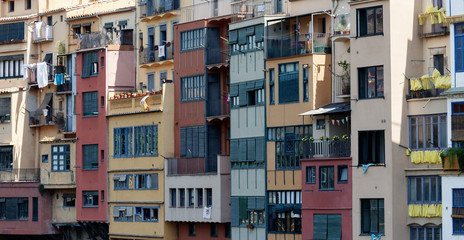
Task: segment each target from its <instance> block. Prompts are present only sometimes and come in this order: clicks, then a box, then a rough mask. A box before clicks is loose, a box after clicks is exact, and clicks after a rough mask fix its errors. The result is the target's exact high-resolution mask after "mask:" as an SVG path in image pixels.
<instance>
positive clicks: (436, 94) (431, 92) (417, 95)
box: [405, 81, 448, 99]
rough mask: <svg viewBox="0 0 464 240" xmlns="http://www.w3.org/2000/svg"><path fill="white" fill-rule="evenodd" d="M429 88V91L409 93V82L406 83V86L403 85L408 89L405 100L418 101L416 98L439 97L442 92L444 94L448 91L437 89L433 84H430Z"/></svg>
mask: <svg viewBox="0 0 464 240" xmlns="http://www.w3.org/2000/svg"><path fill="white" fill-rule="evenodd" d="M430 85H431V88H430V89H425V90H424V89H422V90H418V91H411V81H408V84H405V86H407V88H408V94H407V95H406V99H413V98H414V99H418V98H430V97H439V96H441V94H442V93H443V92H445V91H446V90H448V89H437V88H435V86H434V85H433V83H430Z"/></svg>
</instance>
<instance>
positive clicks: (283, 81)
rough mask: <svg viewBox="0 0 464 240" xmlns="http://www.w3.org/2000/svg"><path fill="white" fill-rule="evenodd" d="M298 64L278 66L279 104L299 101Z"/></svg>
mask: <svg viewBox="0 0 464 240" xmlns="http://www.w3.org/2000/svg"><path fill="white" fill-rule="evenodd" d="M298 66H299V65H298V62H296V63H285V64H279V104H281V103H294V102H298V100H299V96H300V95H299V87H298V86H299V69H298Z"/></svg>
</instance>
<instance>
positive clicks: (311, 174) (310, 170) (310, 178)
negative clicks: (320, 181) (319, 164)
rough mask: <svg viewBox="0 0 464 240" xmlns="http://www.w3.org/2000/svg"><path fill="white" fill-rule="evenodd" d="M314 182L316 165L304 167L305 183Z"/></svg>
mask: <svg viewBox="0 0 464 240" xmlns="http://www.w3.org/2000/svg"><path fill="white" fill-rule="evenodd" d="M315 183H316V167H314V166H310V167H306V184H315Z"/></svg>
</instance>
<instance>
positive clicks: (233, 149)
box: [230, 139, 239, 162]
mask: <svg viewBox="0 0 464 240" xmlns="http://www.w3.org/2000/svg"><path fill="white" fill-rule="evenodd" d="M230 161H231V162H238V161H239V147H238V139H231V140H230Z"/></svg>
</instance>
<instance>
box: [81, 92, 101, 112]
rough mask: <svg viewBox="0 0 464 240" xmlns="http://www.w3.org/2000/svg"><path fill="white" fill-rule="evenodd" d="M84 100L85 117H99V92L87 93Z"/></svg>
mask: <svg viewBox="0 0 464 240" xmlns="http://www.w3.org/2000/svg"><path fill="white" fill-rule="evenodd" d="M83 98H84V102H83V104H84V116H95V115H98V92H85V93H84V95H83Z"/></svg>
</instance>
